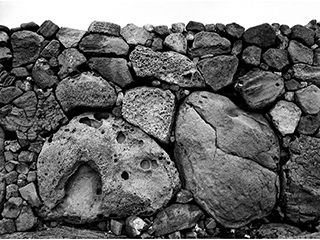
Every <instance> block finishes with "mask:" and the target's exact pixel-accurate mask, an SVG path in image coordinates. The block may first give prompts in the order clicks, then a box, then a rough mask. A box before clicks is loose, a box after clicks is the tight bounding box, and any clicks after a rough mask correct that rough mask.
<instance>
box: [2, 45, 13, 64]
mask: <svg viewBox="0 0 320 240" xmlns="http://www.w3.org/2000/svg"><path fill="white" fill-rule="evenodd" d="M11 59H12V53H11V51H10V49H9V48H7V47H0V63H5V62H7V61H10V60H11Z"/></svg>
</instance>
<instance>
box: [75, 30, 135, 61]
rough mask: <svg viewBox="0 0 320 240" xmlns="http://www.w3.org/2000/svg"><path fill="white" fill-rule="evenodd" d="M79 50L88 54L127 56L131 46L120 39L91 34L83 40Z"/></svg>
mask: <svg viewBox="0 0 320 240" xmlns="http://www.w3.org/2000/svg"><path fill="white" fill-rule="evenodd" d="M79 49H80V50H81V51H82V52H84V53H88V54H95V55H117V56H125V55H127V54H128V51H129V45H128V44H127V43H126V42H125V41H124V40H123V39H122V38H120V37H114V36H106V35H101V34H89V35H87V36H85V37H84V38H82V40H81V42H80V44H79Z"/></svg>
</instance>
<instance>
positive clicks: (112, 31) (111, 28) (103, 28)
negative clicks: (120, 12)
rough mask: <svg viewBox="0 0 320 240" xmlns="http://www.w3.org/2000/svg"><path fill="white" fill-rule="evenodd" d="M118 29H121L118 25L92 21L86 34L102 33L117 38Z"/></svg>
mask: <svg viewBox="0 0 320 240" xmlns="http://www.w3.org/2000/svg"><path fill="white" fill-rule="evenodd" d="M120 29H121V27H120V25H118V24H115V23H110V22H101V21H93V22H92V23H91V24H90V26H89V28H88V32H91V33H102V34H107V35H112V36H116V37H119V36H120Z"/></svg>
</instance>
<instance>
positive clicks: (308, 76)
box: [292, 63, 320, 87]
mask: <svg viewBox="0 0 320 240" xmlns="http://www.w3.org/2000/svg"><path fill="white" fill-rule="evenodd" d="M292 69H293V77H294V78H296V79H298V80H302V81H306V82H311V83H313V84H315V85H316V86H318V87H320V67H314V66H310V65H308V64H302V63H299V64H295V65H293V67H292Z"/></svg>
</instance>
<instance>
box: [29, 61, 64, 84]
mask: <svg viewBox="0 0 320 240" xmlns="http://www.w3.org/2000/svg"><path fill="white" fill-rule="evenodd" d="M32 78H33V80H34V82H35V83H36V84H37V85H38V87H40V88H42V89H45V88H50V87H53V86H54V85H55V84H57V83H58V77H57V76H56V75H55V72H54V71H53V70H52V69H51V67H50V65H49V63H48V61H47V60H46V59H44V58H39V59H38V60H37V61H36V63H35V64H34V66H33V69H32Z"/></svg>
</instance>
